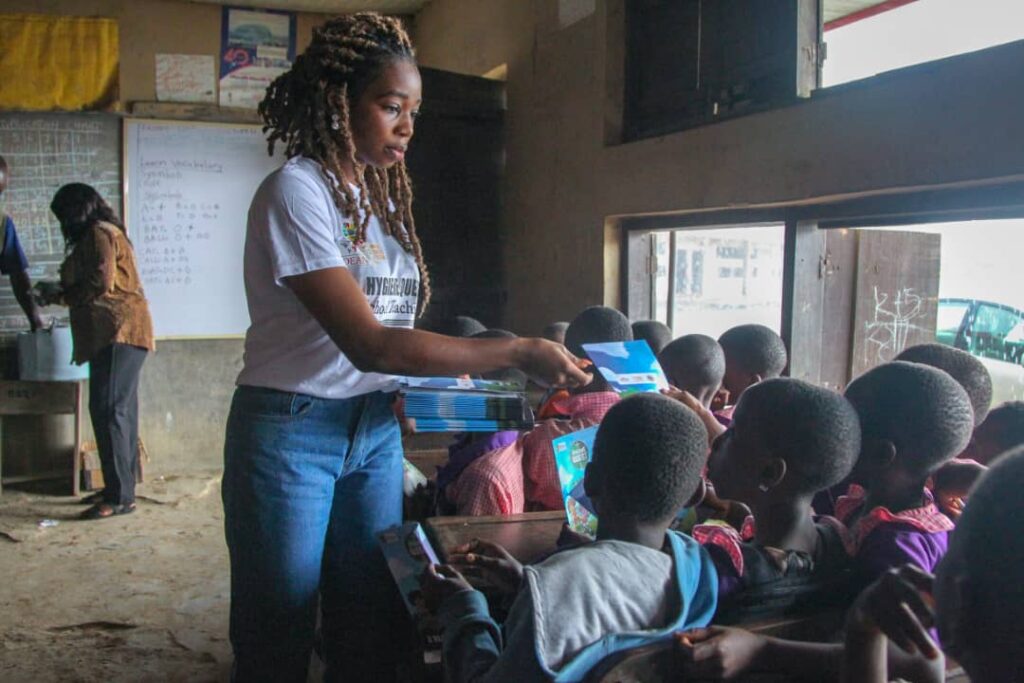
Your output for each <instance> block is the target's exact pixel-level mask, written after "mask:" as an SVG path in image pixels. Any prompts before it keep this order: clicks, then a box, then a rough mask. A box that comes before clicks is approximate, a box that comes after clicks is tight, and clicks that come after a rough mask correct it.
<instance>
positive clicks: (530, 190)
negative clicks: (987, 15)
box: [414, 0, 1024, 332]
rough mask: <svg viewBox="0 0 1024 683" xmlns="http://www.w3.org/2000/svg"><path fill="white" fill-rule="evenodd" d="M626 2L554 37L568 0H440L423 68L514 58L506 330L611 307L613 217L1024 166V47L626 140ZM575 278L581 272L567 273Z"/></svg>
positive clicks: (792, 198)
mask: <svg viewBox="0 0 1024 683" xmlns="http://www.w3.org/2000/svg"><path fill="white" fill-rule="evenodd" d="M621 2H622V0H598V1H597V3H596V7H597V9H596V11H595V12H594V14H592V15H591V16H589V17H587V18H585V19H583V20H581V21H579V22H577V23H575V24H573V25H571V26H569V27H568V28H565V29H559V28H558V23H557V16H558V3H557V2H556V1H555V0H521V1H517V2H502V1H500V0H433V2H431V3H430V4H428V5H427V6H426V8H425V9H424V10H423V11H422V12H421V13H420V14H419V15H418V16H417V18H416V31H415V36H414V38H415V40H416V44H417V48H418V51H419V57H420V61H421V63H423V64H425V65H427V66H433V67H436V68H440V69H447V70H452V71H460V72H464V73H478V74H479V73H481V71H482V70H484V69H488V68H491V66H493V65H494V64H499V63H503V62H505V63H507V64H508V77H507V78H508V88H507V93H508V114H507V119H506V122H507V123H506V125H507V129H506V138H507V174H506V179H505V188H504V190H505V193H504V194H505V216H504V223H505V228H506V239H505V241H504V244H505V245H507V251H506V264H507V266H506V268H507V272H508V274H509V275H508V276H509V278H510V282H509V283H508V289H509V293H510V300H509V304H508V309H507V310H508V318H509V319H508V320H507V321H506V323H507V324H508V325H509V326H510V327H511V328H512V329H515V330H517V331H522V332H536V331H539V330H540V328H541V327H542V326H543V325H544V324H545V323H546V322H548V321H551V320H555V319H565V318H567V317H569V316H571V315H572V314H573V313H575V312H576V311H578V310H579V309H580V308H581V307H582V306H584V305H587V304H592V303H596V302H601V301H606V302H614V301H616V297H617V293H618V282H617V280H616V279H615V278H614V277H612V278H609V277H607V276H608V275H609V274H614V273H615V272H616V268H617V259H618V252H617V249H616V248H615V244H614V240H613V237H614V235H615V231H614V230H610V229H608V226H609V225H614V220H612V219H614V217H616V216H621V215H623V214H641V213H658V212H676V211H694V210H703V209H716V208H725V207H740V206H757V205H766V204H776V203H793V202H804V201H816V200H821V199H824V198H829V197H833V196H841V195H846V194H850V193H855V192H865V191H880V190H889V189H891V188H905V187H913V186H932V185H941V184H945V183H953V182H958V181H965V180H986V179H996V178H1000V177H1007V176H1013V175H1017V174H1021V173H1024V117H1021V116H1020V112H1021V111H1022V110H1024V44H1012V45H1008V46H1004V47H1000V48H995V49H992V50H987V51H984V52H981V53H975V54H971V55H964V56H961V57H958V58H954V59H951V60H947V61H945V62H940V63H935V64H929V65H923V66H921V67H918V68H915V69H911V70H908V71H906V72H903V73H899V74H895V75H892V76H889V77H885V78H883V79H878V80H877V81H875V82H873V83H867V84H861V85H854V86H848V87H844V88H843V89H841V90H837V91H836V92H833V93H826V94H823V95H819V96H816V97H814V98H812V99H811V100H810V101H807V102H804V103H801V104H799V105H795V106H791V107H788V108H785V109H780V110H776V111H772V112H768V113H763V114H758V115H753V116H749V117H745V118H742V119H737V120H733V121H729V122H723V123H719V124H715V125H710V126H705V127H702V128H699V129H695V130H691V131H687V132H683V133H678V134H673V135H667V136H663V137H659V138H654V139H650V140H645V141H641V142H637V143H632V144H626V145H608V144H606V143H605V140H606V137H607V136H608V134H609V130H610V129H611V130H613V129H614V127H615V123H616V119H617V117H618V116H620V113H619V112H621V75H620V71H621V66H620V64H621V45H622V38H621V35H622V21H621V12H622V6H621ZM567 274H568V276H567Z"/></svg>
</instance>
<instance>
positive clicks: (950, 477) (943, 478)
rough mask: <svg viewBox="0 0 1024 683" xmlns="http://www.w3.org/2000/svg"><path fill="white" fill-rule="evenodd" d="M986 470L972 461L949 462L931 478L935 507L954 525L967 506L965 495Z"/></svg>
mask: <svg viewBox="0 0 1024 683" xmlns="http://www.w3.org/2000/svg"><path fill="white" fill-rule="evenodd" d="M987 470H988V468H987V467H985V466H984V465H982V464H981V463H979V462H975V461H973V460H950V461H949V462H947V463H946V464H945V465H943V466H942V467H940V468H939V469H938V470H937V471H936V472H935V476H933V477H932V495H933V496H934V497H935V505H937V506H938V508H939V510H941V511H942V514H944V515H946V516H947V517H949V518H950V519H951V520H952V521H953V523H954V524H956V521H957V520H958V519H960V515H961V513H963V510H964V505H966V504H967V494H968V493H969V492H970V490H971V488H973V486H974V484H975V482H976V481H978V479H980V478H981V475H983V474H985V472H986V471H987Z"/></svg>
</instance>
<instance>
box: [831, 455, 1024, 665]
mask: <svg viewBox="0 0 1024 683" xmlns="http://www.w3.org/2000/svg"><path fill="white" fill-rule="evenodd" d="M1021 487H1024V451H1021V450H1020V449H1017V450H1015V451H1013V452H1012V453H1010V454H1007V455H1006V456H1005V457H1002V458H1000V460H999V461H998V462H997V463H996V464H995V466H994V467H993V468H992V470H991V471H990V472H988V473H987V474H985V475H984V476H983V478H982V480H981V481H980V482H979V483H978V485H977V486H976V487H975V488H974V489H973V491H972V495H971V500H970V501H969V502H968V503H967V506H966V508H965V510H964V514H963V516H962V518H961V520H960V522H959V523H958V526H957V532H956V534H955V535H954V537H953V541H952V543H951V544H950V548H949V553H948V554H947V555H946V557H945V558H944V559H943V561H942V563H941V564H940V565H939V568H938V571H937V572H936V575H935V577H931V576H929V575H927V574H923V573H921V572H918V571H916V570H914V569H913V568H908V567H904V568H903V569H901V570H899V572H890V573H888V574H887V575H886V576H884V577H883V578H882V579H881V580H880V581H879V582H878V583H876V584H875V585H874V586H872V587H871V588H870V589H869V590H868V591H865V593H864V594H863V595H862V596H861V598H860V599H859V600H857V602H856V603H855V604H854V609H853V610H852V611H851V615H850V618H849V619H848V625H849V628H848V631H847V641H846V652H845V657H844V666H843V676H844V678H843V680H850V681H861V682H863V683H876V682H877V683H882V682H883V681H888V680H891V676H889V675H888V674H889V672H888V671H887V666H886V665H887V664H888V662H887V661H886V659H887V657H886V648H885V641H886V638H887V637H889V638H891V639H892V642H893V643H894V644H896V645H898V646H899V647H900V648H902V649H903V650H906V651H907V652H921V653H923V654H924V655H925V656H927V657H929V658H931V659H934V660H938V659H939V649H938V647H937V646H936V642H937V641H935V640H934V639H933V638H931V637H929V634H928V633H927V632H926V629H927V628H928V626H930V625H932V624H936V625H937V626H938V631H939V636H940V637H941V642H942V650H943V651H944V652H945V653H946V654H948V655H949V656H951V657H954V658H956V660H957V661H958V662H959V663H960V664H961V665H962V666H963V668H964V669H965V671H966V672H967V674H968V675H969V676H970V679H971V680H972V681H977V682H978V683H980V682H981V681H1021V680H1024V536H1022V535H1021V534H1019V533H993V530H1001V531H1004V532H1005V531H1009V530H1013V531H1016V530H1018V529H1020V528H1021V525H1022V524H1024V499H1022V498H1021V496H1020V491H1021ZM893 605H901V606H902V609H892V606H893ZM892 649H893V648H891V647H890V648H889V651H890V652H891V651H892Z"/></svg>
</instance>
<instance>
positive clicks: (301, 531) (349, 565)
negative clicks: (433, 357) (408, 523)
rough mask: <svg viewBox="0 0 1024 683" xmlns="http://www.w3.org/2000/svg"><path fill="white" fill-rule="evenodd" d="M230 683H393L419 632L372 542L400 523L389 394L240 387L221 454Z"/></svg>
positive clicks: (398, 455)
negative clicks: (317, 674) (315, 676)
mask: <svg viewBox="0 0 1024 683" xmlns="http://www.w3.org/2000/svg"><path fill="white" fill-rule="evenodd" d="M222 495H223V499H224V527H225V534H226V536H227V544H228V551H229V555H230V559H231V627H230V636H231V645H232V647H233V649H234V654H235V664H234V669H233V672H232V677H233V680H235V681H274V682H275V683H277V682H282V683H283V682H288V681H296V682H298V683H304V682H305V680H306V675H307V669H308V665H309V658H310V654H311V651H312V648H313V642H314V637H315V628H316V616H317V613H316V610H317V602H318V599H319V604H320V609H321V634H322V638H323V640H322V644H323V651H322V655H323V658H324V661H325V664H326V673H325V680H327V681H335V680H346V681H363V680H372V681H374V683H381V682H383V681H388V680H391V679H393V677H394V671H395V668H396V664H397V663H398V659H399V658H400V657H401V656H402V655H403V654H404V653H405V652H407V650H408V647H409V642H410V640H411V639H410V638H409V634H410V630H411V626H410V624H409V619H408V616H407V613H406V612H405V610H404V607H403V605H402V602H401V596H400V595H399V593H398V589H397V588H396V587H395V584H394V582H393V581H392V579H391V575H390V573H389V572H388V569H387V565H386V563H385V561H384V557H383V555H382V553H381V552H380V549H379V546H378V544H377V539H376V537H375V533H376V532H377V531H380V530H381V529H384V528H386V527H388V526H391V525H393V524H398V523H400V522H401V520H402V444H401V434H400V432H399V428H398V423H397V422H396V420H395V417H394V414H393V413H392V411H391V406H390V400H389V398H388V397H387V396H386V395H384V394H381V393H379V392H378V393H373V394H367V395H364V396H357V397H354V398H350V399H340V400H339V399H334V400H331V399H320V398H315V397H312V396H306V395H303V394H293V393H286V392H281V391H275V390H272V389H261V388H256V387H244V386H243V387H238V388H237V389H236V390H235V395H234V399H233V400H232V402H231V413H230V415H229V416H228V424H227V434H226V439H225V444H224V483H223V487H222Z"/></svg>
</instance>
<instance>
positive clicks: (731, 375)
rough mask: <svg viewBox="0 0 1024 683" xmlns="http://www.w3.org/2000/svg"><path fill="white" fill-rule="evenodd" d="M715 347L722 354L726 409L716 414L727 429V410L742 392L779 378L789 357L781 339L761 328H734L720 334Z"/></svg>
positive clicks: (737, 401)
mask: <svg viewBox="0 0 1024 683" xmlns="http://www.w3.org/2000/svg"><path fill="white" fill-rule="evenodd" d="M718 343H719V344H721V346H722V351H723V352H724V353H725V377H724V378H723V380H722V389H723V390H724V392H725V393H726V394H727V395H726V398H725V403H726V407H725V408H724V409H722V410H720V411H718V414H719V415H720V417H721V418H722V419H723V422H724V423H725V424H726V425H727V426H728V421H729V419H731V416H732V409H731V407H732V406H735V405H736V404H737V403H739V400H740V396H742V395H743V392H744V391H745V390H746V388H747V387H749V386H751V385H753V384H757V383H758V382H760V381H761V380H764V379H770V378H772V377H778V376H779V375H781V374H782V371H783V370H785V369H786V363H788V362H789V357H788V355H787V353H786V345H785V343H783V341H782V337H780V336H779V335H777V334H776V333H775V332H774V331H773V330H772V329H771V328H768V327H765V326H764V325H737V326H736V327H733V328H731V329H728V330H726V331H725V332H724V333H722V336H721V337H719V338H718Z"/></svg>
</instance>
